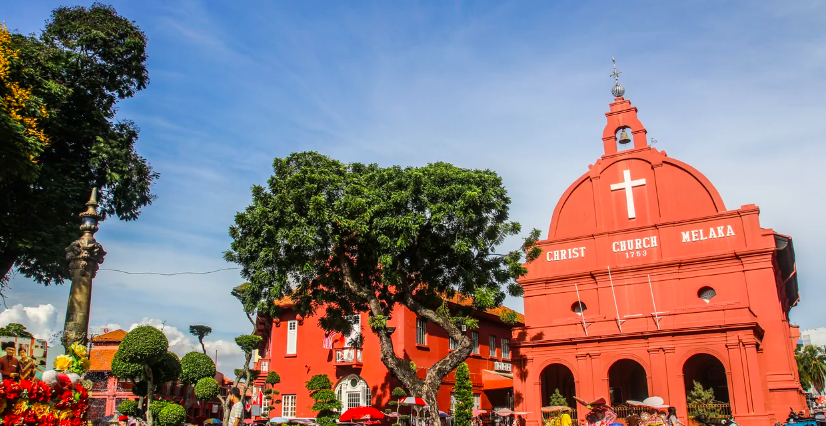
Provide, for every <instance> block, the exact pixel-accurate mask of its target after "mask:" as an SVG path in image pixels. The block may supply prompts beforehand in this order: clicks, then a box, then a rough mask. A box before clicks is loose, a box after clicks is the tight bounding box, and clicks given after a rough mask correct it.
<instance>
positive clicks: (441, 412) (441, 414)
mask: <svg viewBox="0 0 826 426" xmlns="http://www.w3.org/2000/svg"><path fill="white" fill-rule="evenodd" d="M439 417H441V418H445V417H450V414H447V413H445V412H444V411H442V410H439Z"/></svg>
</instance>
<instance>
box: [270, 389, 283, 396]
mask: <svg viewBox="0 0 826 426" xmlns="http://www.w3.org/2000/svg"><path fill="white" fill-rule="evenodd" d="M272 394H273V395H280V394H281V391H280V390H278V389H273V390H272Z"/></svg>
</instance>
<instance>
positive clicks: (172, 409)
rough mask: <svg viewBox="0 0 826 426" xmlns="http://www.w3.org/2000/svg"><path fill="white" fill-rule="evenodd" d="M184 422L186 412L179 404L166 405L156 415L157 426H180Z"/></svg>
mask: <svg viewBox="0 0 826 426" xmlns="http://www.w3.org/2000/svg"><path fill="white" fill-rule="evenodd" d="M184 420H186V410H185V409H184V407H183V406H182V405H180V404H168V405H167V406H166V407H164V408H163V409H162V410H161V411H160V413H159V414H158V417H157V420H156V423H157V424H158V426H180V425H181V424H182V423H183V422H184Z"/></svg>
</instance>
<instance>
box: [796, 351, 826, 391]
mask: <svg viewBox="0 0 826 426" xmlns="http://www.w3.org/2000/svg"><path fill="white" fill-rule="evenodd" d="M794 357H795V360H796V361H797V372H798V375H799V376H800V384H801V386H803V389H804V390H809V389H812V388H814V390H816V391H817V392H818V393H823V390H824V388H825V387H826V350H824V348H823V347H822V346H814V345H807V346H802V345H798V346H797V349H796V350H795V354H794Z"/></svg>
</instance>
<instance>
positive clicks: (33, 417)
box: [23, 410, 40, 426]
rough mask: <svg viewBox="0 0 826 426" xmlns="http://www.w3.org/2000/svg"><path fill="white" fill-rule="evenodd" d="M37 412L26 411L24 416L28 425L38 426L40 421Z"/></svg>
mask: <svg viewBox="0 0 826 426" xmlns="http://www.w3.org/2000/svg"><path fill="white" fill-rule="evenodd" d="M38 420H39V419H38V418H37V413H35V412H34V411H33V410H29V411H26V414H25V416H24V417H23V422H24V423H25V424H27V425H31V426H37V425H38V424H39V423H40V422H39V421H38Z"/></svg>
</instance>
